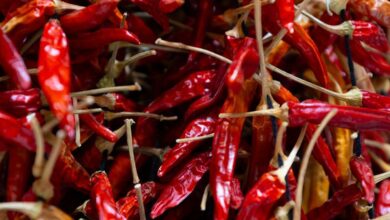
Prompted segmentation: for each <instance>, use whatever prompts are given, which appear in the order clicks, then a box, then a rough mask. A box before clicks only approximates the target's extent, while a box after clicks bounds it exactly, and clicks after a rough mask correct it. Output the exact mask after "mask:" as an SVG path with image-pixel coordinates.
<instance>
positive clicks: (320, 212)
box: [306, 184, 363, 220]
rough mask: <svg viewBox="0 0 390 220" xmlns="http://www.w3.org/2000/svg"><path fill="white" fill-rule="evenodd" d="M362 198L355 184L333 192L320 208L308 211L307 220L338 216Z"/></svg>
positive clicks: (320, 219) (322, 219)
mask: <svg viewBox="0 0 390 220" xmlns="http://www.w3.org/2000/svg"><path fill="white" fill-rule="evenodd" d="M362 196H363V193H362V192H361V190H360V189H359V187H358V186H357V185H356V184H352V185H349V186H347V187H345V188H343V189H341V190H339V191H337V192H335V193H334V194H333V196H332V198H330V199H329V200H328V201H327V202H325V203H324V204H323V205H322V206H320V207H318V208H315V209H313V210H311V211H309V212H308V213H307V215H306V217H307V219H309V220H312V219H315V220H326V219H332V218H334V217H336V216H337V215H338V214H340V213H341V212H342V211H343V210H344V209H345V207H347V206H348V205H351V204H352V203H354V202H356V201H357V200H359V199H360V198H361V197H362Z"/></svg>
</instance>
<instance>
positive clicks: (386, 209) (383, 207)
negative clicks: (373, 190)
mask: <svg viewBox="0 0 390 220" xmlns="http://www.w3.org/2000/svg"><path fill="white" fill-rule="evenodd" d="M389 193H390V180H385V181H383V182H382V183H381V186H380V187H379V194H378V197H377V199H376V202H375V214H376V216H382V215H385V214H388V213H390V198H389Z"/></svg>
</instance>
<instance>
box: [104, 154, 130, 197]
mask: <svg viewBox="0 0 390 220" xmlns="http://www.w3.org/2000/svg"><path fill="white" fill-rule="evenodd" d="M108 178H109V179H110V182H111V186H112V190H113V191H112V192H113V195H114V198H118V197H119V196H120V195H121V193H124V192H126V191H125V190H128V189H129V188H130V186H131V181H132V176H131V166H130V159H129V153H127V152H121V153H119V154H118V155H116V156H115V158H114V161H113V163H112V165H111V167H110V170H109V172H108Z"/></svg>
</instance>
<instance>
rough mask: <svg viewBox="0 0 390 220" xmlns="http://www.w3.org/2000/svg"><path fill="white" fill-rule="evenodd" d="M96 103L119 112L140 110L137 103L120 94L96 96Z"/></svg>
mask: <svg viewBox="0 0 390 220" xmlns="http://www.w3.org/2000/svg"><path fill="white" fill-rule="evenodd" d="M95 103H96V104H97V105H99V106H101V107H106V108H108V109H110V110H112V111H118V112H120V111H125V112H135V111H137V110H138V109H139V107H138V105H137V103H135V102H134V101H132V100H131V99H128V98H126V97H125V96H124V95H122V94H120V93H108V94H106V95H103V96H95Z"/></svg>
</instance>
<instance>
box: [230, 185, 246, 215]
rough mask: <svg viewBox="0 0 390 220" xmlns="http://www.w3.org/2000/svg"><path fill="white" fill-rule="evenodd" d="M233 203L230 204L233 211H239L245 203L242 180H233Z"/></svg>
mask: <svg viewBox="0 0 390 220" xmlns="http://www.w3.org/2000/svg"><path fill="white" fill-rule="evenodd" d="M231 187H232V191H231V192H232V202H231V203H230V207H232V208H233V209H239V208H240V207H241V205H242V202H243V201H244V195H243V194H242V190H241V186H240V180H238V179H237V178H233V179H232V185H231Z"/></svg>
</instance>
